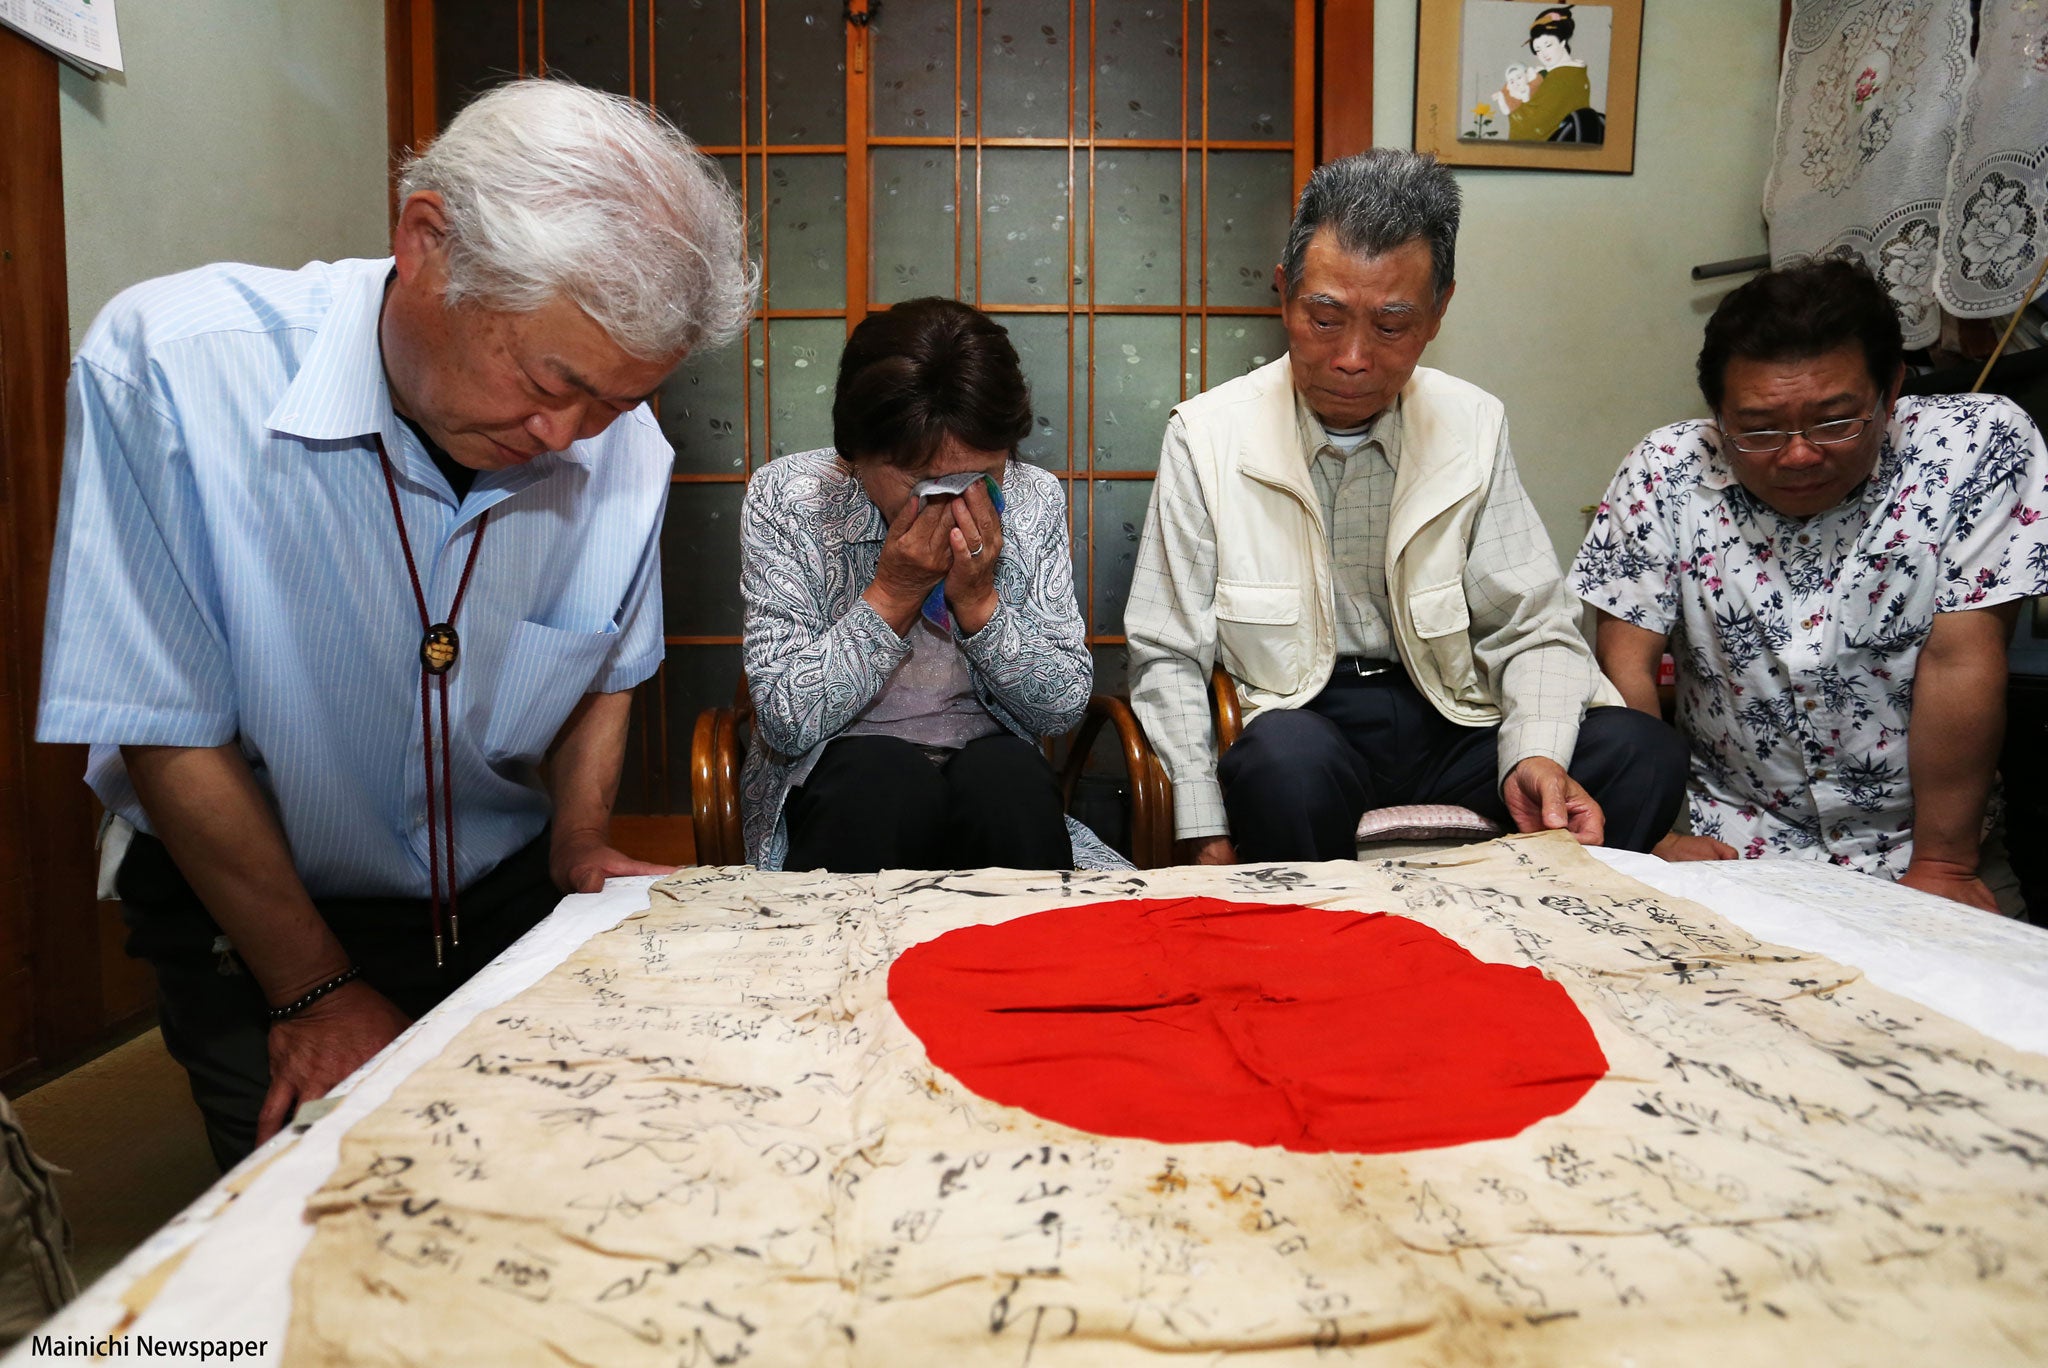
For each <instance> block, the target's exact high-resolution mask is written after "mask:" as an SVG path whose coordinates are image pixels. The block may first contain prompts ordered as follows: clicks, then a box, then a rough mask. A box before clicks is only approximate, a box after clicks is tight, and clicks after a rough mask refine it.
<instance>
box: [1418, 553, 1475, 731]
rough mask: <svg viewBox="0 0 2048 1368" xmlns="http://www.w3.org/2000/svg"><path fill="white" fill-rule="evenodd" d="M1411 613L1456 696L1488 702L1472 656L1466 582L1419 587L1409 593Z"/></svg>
mask: <svg viewBox="0 0 2048 1368" xmlns="http://www.w3.org/2000/svg"><path fill="white" fill-rule="evenodd" d="M1408 617H1409V620H1410V621H1412V622H1413V623H1414V624H1415V635H1416V636H1418V637H1420V638H1422V642H1423V645H1424V646H1425V647H1427V648H1428V650H1429V654H1430V658H1431V659H1432V660H1434V661H1435V663H1436V668H1437V673H1438V674H1439V675H1440V676H1441V677H1442V678H1443V682H1444V686H1445V687H1446V688H1447V689H1449V690H1450V692H1451V694H1452V696H1453V697H1455V698H1457V699H1458V700H1459V701H1461V702H1465V703H1484V702H1485V701H1486V691H1485V690H1484V689H1482V688H1480V687H1479V670H1478V667H1477V665H1476V664H1475V663H1474V662H1473V659H1472V632H1471V628H1472V608H1471V605H1470V604H1468V603H1467V602H1466V601H1465V585H1464V582H1463V581H1462V580H1451V581H1449V582H1447V583H1444V584H1433V585H1431V586H1429V587H1428V588H1427V589H1417V590H1415V591H1414V592H1413V593H1411V594H1410V595H1408Z"/></svg>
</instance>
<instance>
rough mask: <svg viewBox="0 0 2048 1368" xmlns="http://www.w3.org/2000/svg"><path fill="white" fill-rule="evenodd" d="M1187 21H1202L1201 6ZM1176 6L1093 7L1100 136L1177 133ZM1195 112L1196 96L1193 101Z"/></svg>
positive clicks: (1178, 43) (1093, 68)
mask: <svg viewBox="0 0 2048 1368" xmlns="http://www.w3.org/2000/svg"><path fill="white" fill-rule="evenodd" d="M1192 22H1193V23H1194V24H1196V25H1199V24H1200V23H1201V6H1200V4H1199V3H1198V4H1196V5H1195V7H1194V17H1193V20H1192ZM1183 65H1184V63H1183V60H1182V48H1181V6H1179V5H1168V4H1145V5H1133V4H1105V5H1102V6H1101V7H1100V8H1099V9H1098V10H1097V13H1096V19H1095V60H1094V62H1093V63H1091V64H1090V70H1091V72H1092V73H1093V74H1094V77H1095V132H1096V136H1098V137H1103V138H1179V137H1182V136H1184V135H1183V134H1182V132H1181V70H1182V67H1183ZM1192 103H1193V104H1194V106H1195V109H1196V112H1197V113H1199V110H1200V102H1199V100H1196V101H1194V102H1192Z"/></svg>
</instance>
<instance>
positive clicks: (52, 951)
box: [0, 30, 118, 1079]
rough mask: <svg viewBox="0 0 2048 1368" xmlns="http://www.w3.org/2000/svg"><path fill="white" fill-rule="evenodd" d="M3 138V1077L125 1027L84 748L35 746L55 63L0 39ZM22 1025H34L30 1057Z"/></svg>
mask: <svg viewBox="0 0 2048 1368" xmlns="http://www.w3.org/2000/svg"><path fill="white" fill-rule="evenodd" d="M0 127H5V128H6V129H7V131H8V135H7V137H6V138H5V139H0V511H4V513H5V519H4V526H0V538H4V542H5V546H4V549H0V575H4V580H5V584H4V587H0V611H4V621H0V640H4V642H5V645H6V648H7V649H6V656H7V660H6V662H5V666H4V670H0V699H4V700H5V704H6V706H5V708H4V710H0V726H4V729H5V738H4V741H0V826H4V828H5V830H4V831H0V861H4V862H5V869H4V871H0V873H4V875H5V877H4V881H0V890H4V894H0V896H7V897H10V898H18V899H19V900H20V901H19V905H18V907H17V908H12V909H7V910H6V911H0V997H6V996H8V995H9V994H10V993H14V994H15V996H14V1000H13V1002H12V1003H11V1004H9V1005H11V1007H12V1013H11V1014H10V1015H8V1016H7V1017H6V1020H5V1022H4V1023H0V1032H4V1030H5V1028H6V1026H8V1025H12V1026H13V1028H14V1029H15V1031H16V1036H15V1039H14V1041H13V1043H12V1045H11V1047H10V1048H9V1054H10V1055H12V1057H11V1058H8V1057H0V1079H5V1078H12V1077H19V1076H21V1074H23V1073H25V1072H27V1071H29V1070H32V1069H34V1068H35V1067H36V1066H37V1065H38V1064H42V1065H45V1066H47V1065H48V1064H50V1063H52V1062H56V1061H62V1060H65V1059H68V1058H69V1057H71V1056H73V1055H75V1054H76V1053H77V1052H79V1051H80V1050H82V1049H84V1048H85V1047H87V1046H88V1045H91V1044H93V1043H94V1042H96V1041H98V1040H100V1039H102V1038H103V1037H104V1036H105V1034H106V1033H107V1030H108V1029H109V1027H110V1026H113V1025H115V1024H118V1023H115V1022H113V1021H111V1020H110V1017H111V1016H113V1015H114V1014H115V1013H114V1011H113V1009H111V1008H110V1006H109V1003H108V991H107V990H108V983H107V976H106V974H105V972H104V967H103V956H104V955H105V954H110V953H111V952H112V951H111V943H112V942H113V941H114V940H115V939H116V938H117V930H116V926H117V923H115V922H113V921H112V920H111V919H110V918H109V916H108V915H107V914H106V911H105V909H103V908H101V907H100V906H99V905H98V903H97V902H96V900H95V898H94V883H95V875H96V870H95V860H94V854H93V827H94V810H93V805H92V799H91V794H90V792H89V791H88V790H87V789H86V787H85V783H84V775H85V748H84V747H83V746H44V745H38V744H36V741H35V711H36V698H37V695H38V692H39V689H40V685H41V681H42V656H43V613H44V607H45V602H46V599H47V597H48V592H49V583H50V561H51V556H52V552H53V549H54V544H55V541H56V532H57V498H58V490H59V487H60V485H61V483H62V480H63V470H64V384H65V380H66V378H67V376H68V374H69V371H70V362H71V344H70V317H71V308H70V298H69V295H68V292H67V287H66V280H65V270H64V172H63V140H62V133H61V130H60V127H59V122H58V93H57V59H56V57H54V56H53V55H52V54H51V53H50V52H48V51H47V50H46V49H44V48H41V47H38V46H37V45H35V44H34V43H31V42H29V41H28V40H27V39H25V38H23V37H21V36H20V35H19V34H16V33H14V32H12V31H11V30H0ZM10 917H11V918H12V921H11V925H12V927H13V930H12V932H11V933H10V930H9V926H10V921H9V918H10ZM10 958H12V959H14V961H15V965H19V964H23V963H25V965H26V967H27V971H28V973H27V977H26V978H22V977H21V974H20V970H19V969H18V968H16V971H15V973H14V974H13V975H10V974H9V973H8V970H9V969H10V968H14V967H15V965H10V964H9V963H8V960H9V959H10ZM17 988H25V989H27V992H26V993H25V994H22V993H19V992H18V991H17ZM23 997H26V998H27V999H28V1001H27V1005H26V1009H25V1012H24V1008H23V1006H22V1003H21V999H22V998H23ZM4 1011H6V1007H5V1006H0V1012H4ZM22 1015H26V1017H27V1018H28V1021H29V1023H30V1024H29V1025H28V1029H27V1036H28V1039H27V1042H26V1043H27V1044H28V1045H29V1046H30V1048H31V1049H32V1053H29V1054H26V1055H24V1054H23V1053H22V1051H21V1048H20V1046H21V1043H22V1042H21V1040H20V1035H19V1032H20V1020H21V1017H22ZM7 1044H8V1042H7V1041H6V1040H5V1039H4V1036H0V1045H7Z"/></svg>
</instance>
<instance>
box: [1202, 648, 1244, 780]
mask: <svg viewBox="0 0 2048 1368" xmlns="http://www.w3.org/2000/svg"><path fill="white" fill-rule="evenodd" d="M1209 692H1210V694H1211V695H1212V696H1213V698H1214V700H1215V707H1216V758H1217V759H1218V760H1221V759H1222V758H1223V754H1224V752H1225V751H1228V750H1229V749H1230V748H1231V747H1232V746H1234V745H1236V744H1237V738H1238V736H1239V735H1240V734H1241V733H1242V732H1243V731H1244V710H1243V709H1242V708H1240V707H1239V706H1238V702H1237V681H1236V680H1234V679H1232V678H1231V677H1230V671H1228V670H1226V669H1224V668H1223V666H1222V665H1220V664H1219V665H1217V666H1216V668H1215V669H1213V670H1211V671H1210V672H1209Z"/></svg>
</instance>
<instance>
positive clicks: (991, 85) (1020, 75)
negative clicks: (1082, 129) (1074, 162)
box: [970, 0, 1086, 138]
mask: <svg viewBox="0 0 2048 1368" xmlns="http://www.w3.org/2000/svg"><path fill="white" fill-rule="evenodd" d="M970 12H971V11H970ZM1082 13H1083V14H1085V13H1086V10H1085V9H1084V10H1083V11H1082ZM1068 57H1069V55H1068V51H1067V0H988V3H986V4H984V5H983V6H982V7H981V61H982V87H983V88H982V95H981V127H982V133H983V135H984V136H986V137H991V138H1064V137H1066V136H1067V91H1068V84H1067V63H1068Z"/></svg>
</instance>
